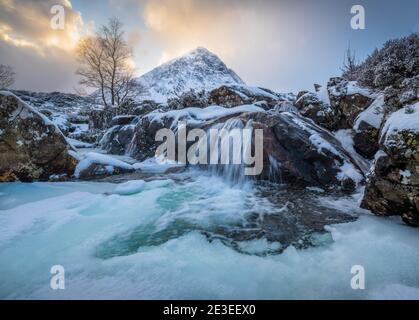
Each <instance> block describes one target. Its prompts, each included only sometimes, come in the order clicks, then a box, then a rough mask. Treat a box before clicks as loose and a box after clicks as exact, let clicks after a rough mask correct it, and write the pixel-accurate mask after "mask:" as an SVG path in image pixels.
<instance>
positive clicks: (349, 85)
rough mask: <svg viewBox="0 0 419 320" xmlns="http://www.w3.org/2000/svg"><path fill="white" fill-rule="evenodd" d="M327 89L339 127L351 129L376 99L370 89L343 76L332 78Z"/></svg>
mask: <svg viewBox="0 0 419 320" xmlns="http://www.w3.org/2000/svg"><path fill="white" fill-rule="evenodd" d="M327 91H328V94H329V99H330V104H331V106H332V108H333V111H334V114H335V116H336V117H337V118H338V119H339V122H338V128H339V129H351V128H352V127H353V125H354V123H355V120H356V118H357V117H358V115H359V114H360V113H361V112H362V111H364V110H365V109H367V108H368V107H369V106H370V105H371V103H372V102H373V101H374V96H373V94H372V93H371V92H370V91H369V90H367V89H363V88H360V87H359V86H358V85H357V84H356V82H354V81H347V80H345V79H343V78H331V79H330V81H329V83H328V84H327Z"/></svg>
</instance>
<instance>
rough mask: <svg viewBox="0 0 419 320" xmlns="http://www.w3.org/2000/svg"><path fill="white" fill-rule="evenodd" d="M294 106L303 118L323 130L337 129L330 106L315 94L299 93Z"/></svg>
mask: <svg viewBox="0 0 419 320" xmlns="http://www.w3.org/2000/svg"><path fill="white" fill-rule="evenodd" d="M295 106H296V107H297V109H298V111H299V112H300V114H301V115H302V116H303V117H306V118H309V119H311V120H313V121H314V122H315V123H317V124H318V125H320V126H322V127H323V128H326V129H328V130H332V131H333V130H336V129H337V124H338V118H337V117H336V116H335V113H334V110H333V109H332V107H331V106H330V104H328V103H327V102H325V101H324V99H323V100H322V99H321V98H320V96H319V94H318V93H317V92H316V93H312V92H302V93H300V94H299V98H298V100H297V101H296V102H295Z"/></svg>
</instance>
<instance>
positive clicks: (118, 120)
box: [109, 115, 136, 127]
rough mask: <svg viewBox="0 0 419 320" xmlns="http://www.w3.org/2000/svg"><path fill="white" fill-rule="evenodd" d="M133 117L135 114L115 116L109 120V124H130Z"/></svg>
mask: <svg viewBox="0 0 419 320" xmlns="http://www.w3.org/2000/svg"><path fill="white" fill-rule="evenodd" d="M135 118H136V116H133V115H122V116H116V117H113V118H112V121H111V122H110V124H109V125H110V126H111V127H114V126H124V125H127V124H130V123H131V122H132V121H134V119H135Z"/></svg>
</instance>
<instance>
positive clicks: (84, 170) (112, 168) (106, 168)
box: [74, 152, 135, 180]
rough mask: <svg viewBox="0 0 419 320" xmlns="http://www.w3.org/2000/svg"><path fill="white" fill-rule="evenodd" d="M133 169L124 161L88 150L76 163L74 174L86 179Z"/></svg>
mask: <svg viewBox="0 0 419 320" xmlns="http://www.w3.org/2000/svg"><path fill="white" fill-rule="evenodd" d="M133 171H135V169H134V167H133V166H132V165H130V164H128V163H126V162H123V161H121V160H118V159H115V158H113V157H111V156H108V155H104V154H100V153H95V152H89V153H88V154H86V155H85V156H84V158H83V159H81V160H80V162H79V163H78V165H77V167H76V170H75V172H74V176H75V177H76V178H78V179H84V180H88V179H94V178H98V177H104V176H110V175H114V174H122V173H128V172H133Z"/></svg>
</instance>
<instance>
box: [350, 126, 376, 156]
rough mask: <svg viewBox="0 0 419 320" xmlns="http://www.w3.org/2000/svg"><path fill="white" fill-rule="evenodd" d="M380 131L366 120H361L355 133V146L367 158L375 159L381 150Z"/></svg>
mask: <svg viewBox="0 0 419 320" xmlns="http://www.w3.org/2000/svg"><path fill="white" fill-rule="evenodd" d="M379 135H380V131H379V129H377V128H375V127H374V126H372V125H370V124H369V123H367V122H365V121H361V123H360V125H359V127H358V129H357V130H356V131H355V133H354V148H355V150H356V152H358V153H359V154H360V155H361V156H363V157H364V158H366V159H373V158H374V155H375V154H376V153H377V151H378V150H379V148H380V146H379V143H378V140H379Z"/></svg>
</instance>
